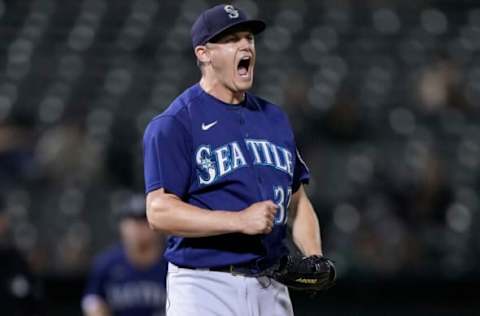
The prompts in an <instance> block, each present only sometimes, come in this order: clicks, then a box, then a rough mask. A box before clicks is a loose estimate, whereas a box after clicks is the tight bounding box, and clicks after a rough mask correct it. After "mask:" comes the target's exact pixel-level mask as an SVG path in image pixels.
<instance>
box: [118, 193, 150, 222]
mask: <svg viewBox="0 0 480 316" xmlns="http://www.w3.org/2000/svg"><path fill="white" fill-rule="evenodd" d="M118 215H119V217H120V219H126V218H136V219H146V218H147V214H146V206H145V196H144V195H143V194H138V195H133V196H131V197H130V198H129V199H127V200H126V201H124V203H123V205H122V206H121V207H120V209H119V214H118Z"/></svg>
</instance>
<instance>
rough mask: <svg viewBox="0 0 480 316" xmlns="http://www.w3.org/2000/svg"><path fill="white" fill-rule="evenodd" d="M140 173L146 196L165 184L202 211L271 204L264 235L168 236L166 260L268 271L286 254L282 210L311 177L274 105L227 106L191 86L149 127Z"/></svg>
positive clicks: (256, 101)
mask: <svg viewBox="0 0 480 316" xmlns="http://www.w3.org/2000/svg"><path fill="white" fill-rule="evenodd" d="M144 168H145V182H146V192H147V193H148V192H151V191H153V190H156V189H159V188H162V187H163V188H164V189H165V190H166V191H167V192H170V193H173V194H175V195H177V196H178V197H180V198H181V199H182V200H183V201H184V202H186V203H189V204H192V205H195V206H198V207H200V208H204V209H210V210H224V211H240V210H242V209H244V208H246V207H248V206H250V205H251V204H253V203H256V202H259V201H263V200H269V199H270V200H272V201H274V202H275V203H276V204H277V205H278V210H277V213H276V218H275V225H274V227H273V230H272V232H271V233H270V234H268V235H254V236H250V235H245V234H240V233H238V234H226V235H221V236H212V237H202V238H182V237H178V236H171V237H169V240H168V248H167V250H166V252H165V256H166V258H167V259H168V260H169V261H171V262H173V263H174V264H176V265H180V266H186V267H197V268H206V267H219V266H226V265H230V264H240V263H247V262H251V263H255V264H256V266H258V267H263V266H265V267H266V266H268V265H270V264H271V263H273V262H274V261H276V259H277V258H278V257H279V256H281V255H283V254H285V253H286V250H287V249H286V247H285V246H284V244H283V240H284V238H285V235H286V222H287V216H288V214H287V206H288V203H289V201H290V198H291V196H292V192H295V191H296V190H297V189H298V188H299V186H300V183H301V182H308V179H309V174H308V169H307V167H306V166H305V164H304V162H303V161H302V159H301V158H300V155H299V154H298V151H297V149H296V145H295V140H294V135H293V132H292V129H291V127H290V123H289V122H288V119H287V117H286V115H285V114H284V113H283V112H282V111H281V110H280V108H279V107H277V106H276V105H273V104H271V103H269V102H267V101H265V100H263V99H260V98H258V97H256V96H254V95H252V94H249V93H247V94H246V97H245V100H244V101H243V102H242V103H241V104H238V105H233V104H227V103H224V102H222V101H220V100H218V99H216V98H215V97H213V96H211V95H209V94H207V93H206V92H204V91H203V89H202V88H201V87H200V85H199V84H196V85H194V86H192V87H190V88H189V89H187V90H186V91H185V92H183V93H182V94H181V95H180V96H179V97H178V98H177V99H175V100H174V101H173V103H172V104H171V105H170V106H169V107H168V108H167V109H166V110H165V112H163V113H162V114H160V115H159V116H157V117H155V118H154V119H153V120H152V121H151V122H150V124H149V125H148V126H147V128H146V131H145V135H144Z"/></svg>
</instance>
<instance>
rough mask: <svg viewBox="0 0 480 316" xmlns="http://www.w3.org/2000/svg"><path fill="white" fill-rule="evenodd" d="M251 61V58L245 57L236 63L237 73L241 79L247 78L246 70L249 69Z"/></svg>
mask: <svg viewBox="0 0 480 316" xmlns="http://www.w3.org/2000/svg"><path fill="white" fill-rule="evenodd" d="M251 60H252V58H251V57H250V56H245V57H242V58H241V59H240V61H239V62H238V65H237V71H238V74H239V75H240V76H241V77H247V76H248V70H249V69H250V62H251Z"/></svg>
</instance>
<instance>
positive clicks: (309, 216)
mask: <svg viewBox="0 0 480 316" xmlns="http://www.w3.org/2000/svg"><path fill="white" fill-rule="evenodd" d="M301 190H302V191H303V188H301ZM299 195H301V197H300V198H298V199H297V201H296V205H295V206H296V210H295V211H294V214H295V215H294V219H293V221H292V235H293V241H294V243H295V245H296V246H297V247H298V248H299V249H300V251H301V252H302V253H303V254H304V255H305V256H311V255H323V252H322V241H321V237H320V225H319V223H318V218H317V215H316V213H315V210H314V209H313V206H312V204H311V203H310V200H309V199H308V197H306V195H305V193H304V192H301V193H300V194H299Z"/></svg>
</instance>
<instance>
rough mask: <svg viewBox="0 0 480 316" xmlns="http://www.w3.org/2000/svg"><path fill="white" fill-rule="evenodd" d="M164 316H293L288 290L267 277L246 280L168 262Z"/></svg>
mask: <svg viewBox="0 0 480 316" xmlns="http://www.w3.org/2000/svg"><path fill="white" fill-rule="evenodd" d="M166 310H167V316H293V309H292V303H291V301H290V296H289V295H288V288H287V287H286V286H284V285H283V284H281V283H279V282H277V281H275V280H272V279H270V278H268V277H247V276H241V275H232V274H231V273H228V272H217V271H209V270H201V269H184V268H180V267H177V266H176V265H174V264H172V263H170V264H169V265H168V275H167V302H166Z"/></svg>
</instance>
